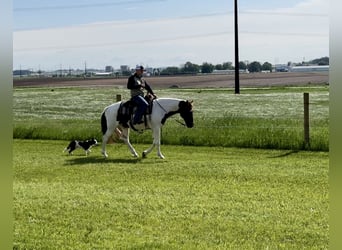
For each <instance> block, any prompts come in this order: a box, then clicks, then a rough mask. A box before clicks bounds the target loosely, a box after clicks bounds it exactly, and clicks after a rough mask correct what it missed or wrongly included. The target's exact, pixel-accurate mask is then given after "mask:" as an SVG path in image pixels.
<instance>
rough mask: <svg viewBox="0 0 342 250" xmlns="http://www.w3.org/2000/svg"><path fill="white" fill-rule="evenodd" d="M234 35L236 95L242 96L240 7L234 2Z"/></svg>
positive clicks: (235, 0)
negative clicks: (239, 34)
mask: <svg viewBox="0 0 342 250" xmlns="http://www.w3.org/2000/svg"><path fill="white" fill-rule="evenodd" d="M234 27H235V28H234V33H235V94H240V67H239V36H238V33H239V31H238V6H237V0H234Z"/></svg>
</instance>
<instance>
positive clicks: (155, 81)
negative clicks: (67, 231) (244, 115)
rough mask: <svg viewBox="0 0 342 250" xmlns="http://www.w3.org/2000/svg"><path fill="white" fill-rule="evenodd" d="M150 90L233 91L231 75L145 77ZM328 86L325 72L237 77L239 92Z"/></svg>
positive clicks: (101, 82)
mask: <svg viewBox="0 0 342 250" xmlns="http://www.w3.org/2000/svg"><path fill="white" fill-rule="evenodd" d="M145 79H146V80H147V82H148V83H149V84H150V85H151V86H152V87H153V88H170V87H179V88H221V87H226V88H227V87H234V86H235V77H234V75H196V76H171V77H164V76H163V77H146V78H145ZM328 83H329V73H328V72H306V73H290V72H284V73H253V74H241V75H240V88H244V87H268V86H301V85H307V84H315V85H322V84H328ZM126 84H127V78H86V79H79V78H70V79H68V78H25V79H24V78H22V79H14V80H13V86H14V87H65V86H79V87H95V86H97V87H101V86H122V87H126Z"/></svg>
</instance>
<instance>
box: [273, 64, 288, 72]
mask: <svg viewBox="0 0 342 250" xmlns="http://www.w3.org/2000/svg"><path fill="white" fill-rule="evenodd" d="M274 71H275V72H288V71H289V67H288V66H287V65H286V64H276V65H274Z"/></svg>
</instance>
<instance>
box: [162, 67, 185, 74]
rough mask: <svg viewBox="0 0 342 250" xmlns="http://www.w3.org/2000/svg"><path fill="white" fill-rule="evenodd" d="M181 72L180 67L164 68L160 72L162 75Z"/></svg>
mask: <svg viewBox="0 0 342 250" xmlns="http://www.w3.org/2000/svg"><path fill="white" fill-rule="evenodd" d="M179 73H180V70H179V68H178V67H174V66H173V67H167V68H166V69H163V70H162V71H161V72H160V74H161V75H177V74H179Z"/></svg>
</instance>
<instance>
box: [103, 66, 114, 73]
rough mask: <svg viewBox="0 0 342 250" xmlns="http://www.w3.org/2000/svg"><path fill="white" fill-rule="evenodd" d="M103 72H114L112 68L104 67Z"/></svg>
mask: <svg viewBox="0 0 342 250" xmlns="http://www.w3.org/2000/svg"><path fill="white" fill-rule="evenodd" d="M105 72H114V68H113V67H112V66H106V67H105Z"/></svg>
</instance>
